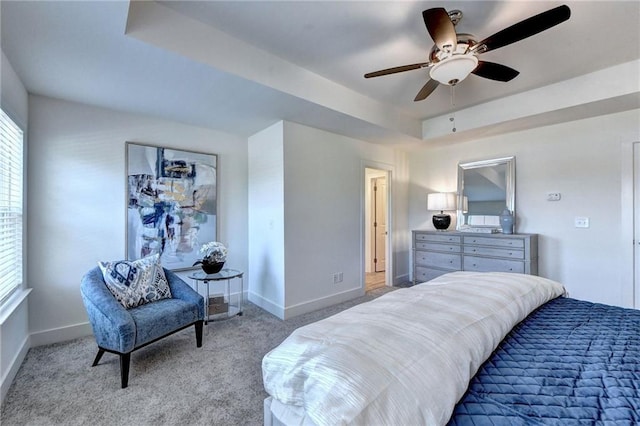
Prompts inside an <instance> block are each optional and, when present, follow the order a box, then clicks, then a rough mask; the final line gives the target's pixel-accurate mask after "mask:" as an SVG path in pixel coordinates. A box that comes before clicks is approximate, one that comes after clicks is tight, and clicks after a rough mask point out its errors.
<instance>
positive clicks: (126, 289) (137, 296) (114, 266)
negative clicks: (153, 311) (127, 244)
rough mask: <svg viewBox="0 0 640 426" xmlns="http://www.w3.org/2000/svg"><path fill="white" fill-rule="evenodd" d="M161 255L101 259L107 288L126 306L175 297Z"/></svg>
mask: <svg viewBox="0 0 640 426" xmlns="http://www.w3.org/2000/svg"><path fill="white" fill-rule="evenodd" d="M159 257H160V256H159V255H158V254H154V255H153V256H147V257H143V258H142V259H138V260H134V261H128V260H119V261H112V262H98V266H99V267H100V269H101V270H102V276H103V278H104V282H105V284H106V285H107V288H108V289H109V291H111V293H112V294H113V295H114V296H115V298H116V299H117V300H118V302H120V303H121V304H122V306H124V307H125V308H127V309H129V308H135V307H136V306H140V305H143V304H145V303H149V302H153V301H155V300H160V299H165V298H168V297H171V289H170V288H169V283H168V282H167V278H166V277H165V275H164V271H163V270H162V266H161V265H160V263H158V261H159Z"/></svg>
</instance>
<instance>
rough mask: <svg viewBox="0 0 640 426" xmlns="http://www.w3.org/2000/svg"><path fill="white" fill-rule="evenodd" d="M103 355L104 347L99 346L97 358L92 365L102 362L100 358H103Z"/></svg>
mask: <svg viewBox="0 0 640 426" xmlns="http://www.w3.org/2000/svg"><path fill="white" fill-rule="evenodd" d="M102 355H104V349H102V348H98V354H97V355H96V358H95V359H94V360H93V364H91V366H92V367H95V366H96V365H98V363H99V362H100V359H101V358H102Z"/></svg>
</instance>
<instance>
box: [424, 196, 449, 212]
mask: <svg viewBox="0 0 640 426" xmlns="http://www.w3.org/2000/svg"><path fill="white" fill-rule="evenodd" d="M427 210H440V211H445V210H449V211H452V210H456V194H455V193H453V192H436V193H433V194H428V195H427Z"/></svg>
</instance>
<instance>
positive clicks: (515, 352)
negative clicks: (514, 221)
mask: <svg viewBox="0 0 640 426" xmlns="http://www.w3.org/2000/svg"><path fill="white" fill-rule="evenodd" d="M530 424H545V425H546V424H556V425H592V424H603V425H609V424H611V425H614V424H615V425H618V424H620V425H637V424H640V311H638V310H632V309H623V308H618V307H613V306H606V305H601V304H594V303H589V302H584V301H579V300H575V299H570V298H558V299H555V300H552V301H551V302H549V303H547V304H545V305H543V306H542V307H541V308H539V309H538V310H537V311H535V312H533V313H532V314H531V315H530V316H529V317H528V318H527V319H526V320H524V321H523V322H522V323H520V324H519V325H518V326H516V327H515V328H514V329H513V330H512V331H511V333H510V334H509V335H507V337H506V338H505V339H504V340H503V342H502V343H501V344H500V346H499V347H498V348H497V349H496V351H495V352H494V354H493V355H492V356H491V357H490V358H489V359H488V360H487V361H486V362H485V363H484V364H483V366H482V367H481V368H480V370H479V371H478V374H476V376H475V377H474V378H473V379H472V380H471V383H470V386H469V390H468V391H467V393H466V394H465V395H464V396H463V398H462V400H461V401H460V402H459V403H458V405H457V406H456V408H455V411H454V413H453V416H452V417H451V420H450V422H449V425H478V426H479V425H510V426H511V425H530Z"/></svg>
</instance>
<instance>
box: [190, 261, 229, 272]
mask: <svg viewBox="0 0 640 426" xmlns="http://www.w3.org/2000/svg"><path fill="white" fill-rule="evenodd" d="M196 265H200V267H201V268H202V270H203V271H204V273H205V274H217V273H218V272H220V270H221V269H222V267H223V266H224V262H209V261H206V260H198V261H196V263H194V264H193V266H196Z"/></svg>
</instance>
